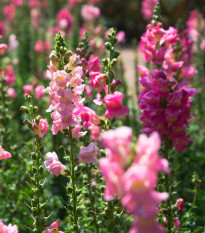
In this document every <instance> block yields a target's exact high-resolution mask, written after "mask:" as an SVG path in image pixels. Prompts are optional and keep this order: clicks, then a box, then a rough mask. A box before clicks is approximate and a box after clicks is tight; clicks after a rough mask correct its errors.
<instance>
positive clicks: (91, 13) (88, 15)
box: [81, 4, 100, 21]
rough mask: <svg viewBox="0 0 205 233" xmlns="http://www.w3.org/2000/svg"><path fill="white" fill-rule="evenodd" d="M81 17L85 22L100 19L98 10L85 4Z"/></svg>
mask: <svg viewBox="0 0 205 233" xmlns="http://www.w3.org/2000/svg"><path fill="white" fill-rule="evenodd" d="M81 16H82V18H83V19H84V20H85V21H91V20H93V19H95V18H99V17H100V9H99V8H98V7H95V6H90V5H86V4H85V5H83V7H82V9H81Z"/></svg>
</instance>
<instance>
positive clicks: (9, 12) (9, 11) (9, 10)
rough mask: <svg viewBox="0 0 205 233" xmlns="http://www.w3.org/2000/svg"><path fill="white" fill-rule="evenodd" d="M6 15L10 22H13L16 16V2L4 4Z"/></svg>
mask: <svg viewBox="0 0 205 233" xmlns="http://www.w3.org/2000/svg"><path fill="white" fill-rule="evenodd" d="M4 15H5V17H6V20H7V21H8V22H9V23H13V20H14V18H15V16H16V7H15V5H14V4H10V5H6V6H4Z"/></svg>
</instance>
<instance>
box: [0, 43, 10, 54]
mask: <svg viewBox="0 0 205 233" xmlns="http://www.w3.org/2000/svg"><path fill="white" fill-rule="evenodd" d="M7 48H8V45H7V44H0V56H4V55H5V53H6V50H7Z"/></svg>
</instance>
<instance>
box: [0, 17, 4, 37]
mask: <svg viewBox="0 0 205 233" xmlns="http://www.w3.org/2000/svg"><path fill="white" fill-rule="evenodd" d="M0 35H1V36H4V35H5V25H4V22H2V21H0Z"/></svg>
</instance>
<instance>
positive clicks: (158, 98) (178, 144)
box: [138, 67, 196, 152]
mask: <svg viewBox="0 0 205 233" xmlns="http://www.w3.org/2000/svg"><path fill="white" fill-rule="evenodd" d="M140 70H141V67H138V71H139V73H140ZM140 74H141V73H140ZM140 82H141V84H142V85H143V87H144V88H145V90H144V91H143V92H142V93H141V94H140V95H139V96H138V99H139V102H140V103H139V107H140V108H141V110H142V115H141V116H140V117H139V119H140V120H141V121H142V122H143V132H144V133H146V134H151V133H152V132H154V131H158V132H159V134H160V136H161V139H162V140H163V141H164V139H165V137H166V136H169V138H170V139H171V140H172V145H173V146H174V147H175V149H176V150H177V151H178V152H181V151H184V150H185V149H186V145H187V143H188V142H191V141H192V140H191V139H190V138H188V137H187V136H186V131H185V130H186V128H188V127H189V126H188V121H189V120H191V119H192V118H193V116H191V115H190V109H191V106H192V104H193V102H192V101H191V100H190V97H192V96H193V95H194V94H195V93H196V90H195V89H194V88H190V87H189V86H187V85H181V84H180V83H178V82H177V81H176V80H174V79H173V80H170V79H169V78H168V74H167V72H166V71H163V70H153V74H152V75H151V74H149V75H147V76H144V75H143V73H142V76H141V75H140Z"/></svg>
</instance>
